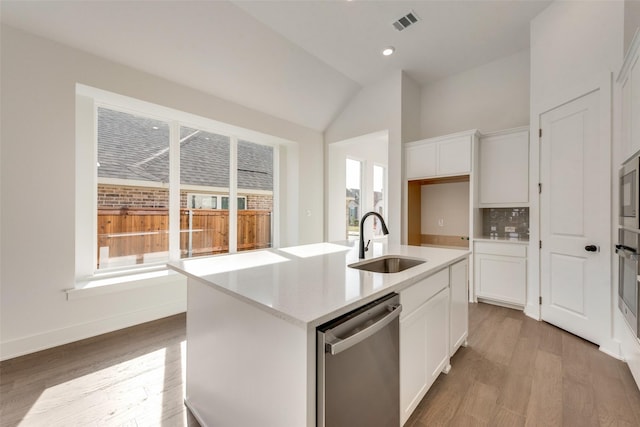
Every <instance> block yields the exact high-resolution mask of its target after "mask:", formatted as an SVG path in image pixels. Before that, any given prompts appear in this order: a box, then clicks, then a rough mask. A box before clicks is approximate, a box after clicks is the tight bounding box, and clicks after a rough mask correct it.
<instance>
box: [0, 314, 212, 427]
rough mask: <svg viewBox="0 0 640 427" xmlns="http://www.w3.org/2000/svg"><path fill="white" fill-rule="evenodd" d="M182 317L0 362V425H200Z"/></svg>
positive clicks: (183, 317)
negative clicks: (188, 397) (189, 396)
mask: <svg viewBox="0 0 640 427" xmlns="http://www.w3.org/2000/svg"><path fill="white" fill-rule="evenodd" d="M185 320H186V316H185V315H184V314H182V315H177V316H172V317H168V318H165V319H160V320H157V321H154V322H150V323H145V324H143V325H139V326H134V327H131V328H127V329H123V330H120V331H117V332H113V333H110V334H106V335H101V336H98V337H95V338H90V339H87V340H83V341H78V342H76V343H72V344H68V345H64V346H60V347H56V348H53V349H50V350H45V351H41V352H38V353H34V354H30V355H27V356H23V357H19V358H15V359H11V360H7V361H4V362H2V363H0V426H2V427H13V426H21V427H27V426H29V427H30V426H65V427H67V426H127V427H133V426H138V427H140V426H163V427H172V426H190V427H199V424H198V423H197V421H195V419H194V418H193V417H192V416H190V414H189V413H188V411H187V410H186V408H185V406H184V405H183V399H184V372H185Z"/></svg>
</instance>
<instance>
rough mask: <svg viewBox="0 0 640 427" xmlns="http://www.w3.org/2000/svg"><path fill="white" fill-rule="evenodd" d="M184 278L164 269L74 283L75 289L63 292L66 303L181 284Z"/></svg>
mask: <svg viewBox="0 0 640 427" xmlns="http://www.w3.org/2000/svg"><path fill="white" fill-rule="evenodd" d="M182 282H184V277H183V276H182V275H180V274H179V273H176V272H175V271H172V270H169V269H167V268H166V267H165V268H163V269H161V270H155V271H148V272H144V273H130V274H126V275H119V276H110V277H92V278H89V279H87V280H82V281H78V282H76V287H75V288H73V289H67V290H65V292H66V294H67V301H71V300H75V299H79V298H86V297H91V296H95V295H104V294H111V293H115V292H125V291H130V290H132V289H140V288H144V287H148V286H155V285H162V284H167V283H176V284H178V283H182Z"/></svg>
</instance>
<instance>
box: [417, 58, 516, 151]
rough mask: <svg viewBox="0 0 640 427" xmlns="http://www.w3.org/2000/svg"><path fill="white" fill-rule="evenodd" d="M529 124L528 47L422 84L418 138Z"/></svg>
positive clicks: (488, 130)
mask: <svg viewBox="0 0 640 427" xmlns="http://www.w3.org/2000/svg"><path fill="white" fill-rule="evenodd" d="M528 123H529V50H528V49H527V50H524V51H521V52H518V53H516V54H514V55H511V56H508V57H505V58H501V59H498V60H496V61H493V62H490V63H488V64H485V65H482V66H479V67H476V68H472V69H470V70H467V71H464V72H462V73H459V74H456V75H453V76H451V77H448V78H445V79H442V80H440V81H437V82H434V83H431V84H428V85H425V86H423V87H422V107H421V124H422V129H421V138H416V139H423V138H431V137H436V136H441V135H447V134H450V133H455V132H461V131H464V130H467V129H479V130H480V131H482V132H490V131H495V130H501V129H509V128H513V127H518V126H525V125H527V124H528Z"/></svg>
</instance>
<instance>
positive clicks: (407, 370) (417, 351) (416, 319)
mask: <svg viewBox="0 0 640 427" xmlns="http://www.w3.org/2000/svg"><path fill="white" fill-rule="evenodd" d="M427 309H428V307H427V304H426V303H425V304H423V305H422V306H421V307H420V308H418V309H417V310H415V311H414V312H413V313H411V314H410V315H408V316H407V317H405V318H404V319H400V419H401V421H402V424H404V423H405V422H406V421H407V420H408V419H409V417H410V416H411V413H412V412H413V411H414V409H416V407H417V406H418V403H420V400H421V399H422V397H423V396H424V395H425V394H426V393H427V388H428V385H427V377H428V376H429V375H428V373H427V364H426V360H427Z"/></svg>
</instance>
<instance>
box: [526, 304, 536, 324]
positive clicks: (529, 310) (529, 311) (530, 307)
mask: <svg viewBox="0 0 640 427" xmlns="http://www.w3.org/2000/svg"><path fill="white" fill-rule="evenodd" d="M524 314H526V315H527V316H529V317H531V318H532V319H535V320H540V305H538V304H527V305H526V306H525V307H524Z"/></svg>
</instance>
